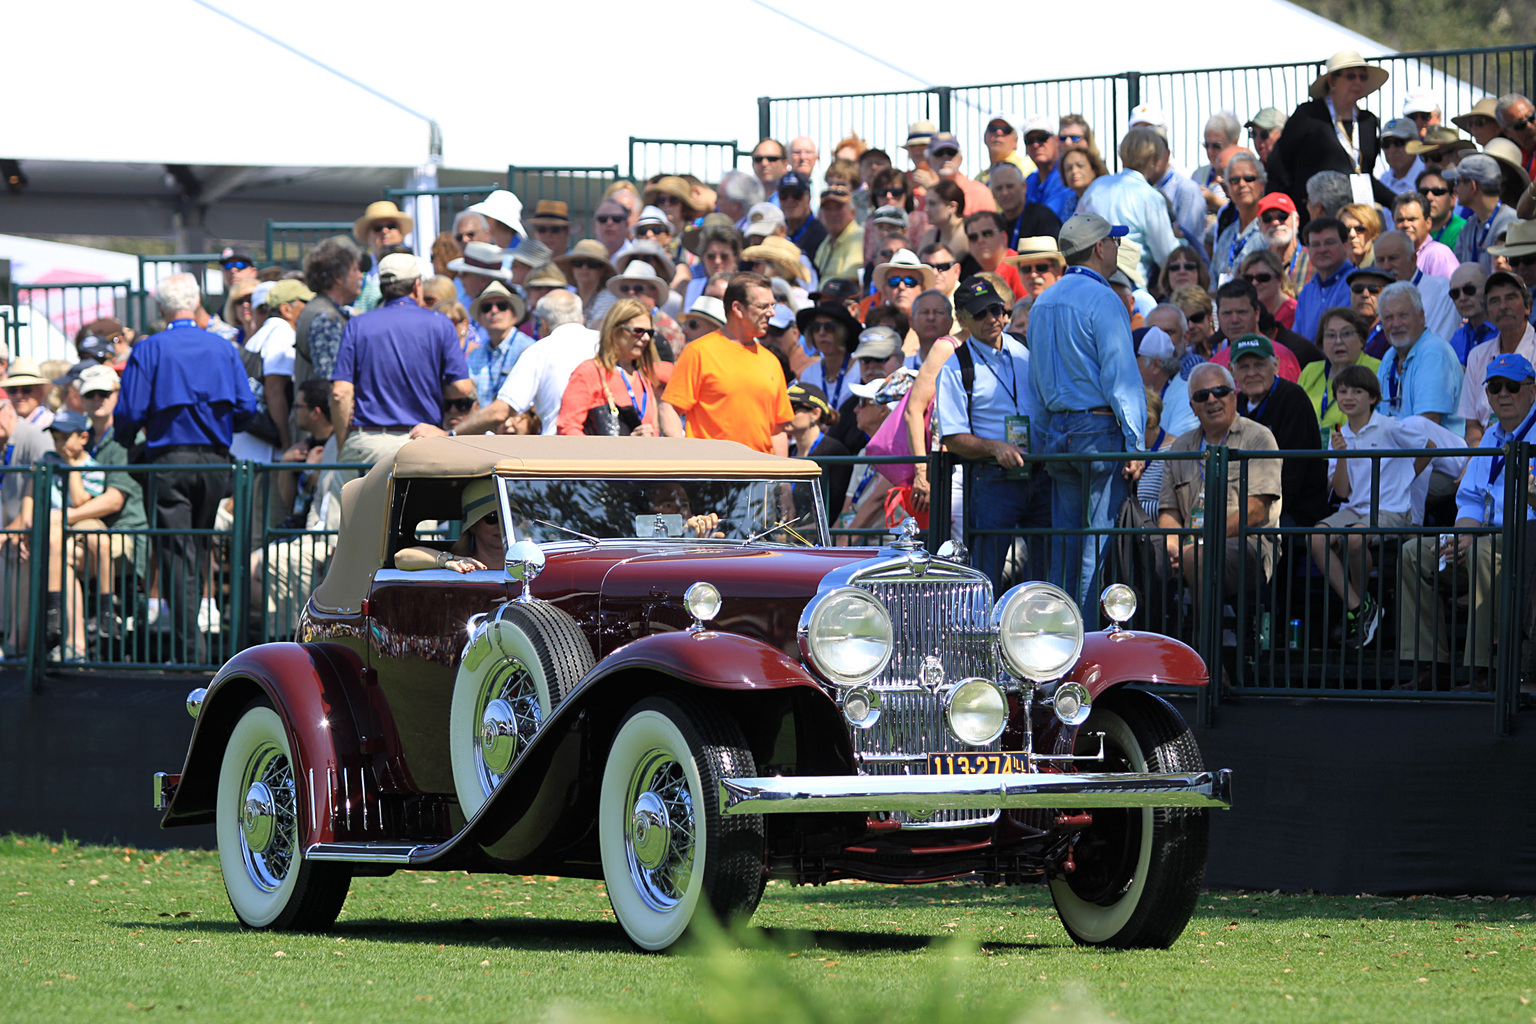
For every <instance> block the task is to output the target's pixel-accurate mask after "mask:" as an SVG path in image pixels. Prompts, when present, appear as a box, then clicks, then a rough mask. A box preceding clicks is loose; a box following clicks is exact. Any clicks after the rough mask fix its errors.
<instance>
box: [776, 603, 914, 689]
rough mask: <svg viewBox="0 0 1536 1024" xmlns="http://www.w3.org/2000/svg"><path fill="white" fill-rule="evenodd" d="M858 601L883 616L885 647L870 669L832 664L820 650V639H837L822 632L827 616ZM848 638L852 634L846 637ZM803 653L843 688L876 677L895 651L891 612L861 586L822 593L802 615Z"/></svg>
mask: <svg viewBox="0 0 1536 1024" xmlns="http://www.w3.org/2000/svg"><path fill="white" fill-rule="evenodd" d="M847 601H856V602H860V603H863V604H865V605H867V607H868V608H869V609H871V610H872V611H873V612H874V613H875V614H876V615H877V616H878V619H879V623H880V631H881V633H882V637H881V639H882V640H883V643H884V651H883V652H882V653H881V655H880V657H879V658H878V659H877V660H876V661H875V662H874V663H873V664H872V665H871V666H870V667H868V669H867V670H866V671H860V672H842V671H839V670H837V669H836V668H834V667H833V666H832V664H831V663H830V661H829V659H828V658H827V657H826V655H825V653H824V652H822V653H818V652H819V648H818V644H819V643H829V642H837V640H836V638H826V637H821V636H820V635H819V633H820V630H821V629H822V628H823V627H824V625H825V623H826V619H827V617H828V616H829V615H831V614H832V613H833V612H834V611H836V610H838V609H839V607H840V605H841V604H842V603H843V602H847ZM843 639H845V640H846V639H848V638H843ZM799 641H800V653H801V656H802V657H804V659H805V661H806V663H807V664H808V665H810V666H811V668H812V669H813V670H814V671H815V672H816V674H817V675H819V676H821V677H822V678H823V679H824V680H826V681H827V682H828V683H831V684H832V685H833V686H836V687H838V688H840V689H848V688H850V687H854V686H859V685H862V684H864V683H867V682H869V681H870V680H872V679H875V678H876V677H877V676H879V675H880V673H881V672H884V671H885V667H886V666H887V665H888V664H890V661H891V656H892V654H893V653H894V652H895V646H896V645H895V636H894V632H893V628H892V626H891V615H890V612H889V611H887V610H886V607H885V605H884V604H882V603H881V602H880V601H879V600H878V599H877V598H875V597H874V595H872V594H870V593H869V592H868V591H864V590H860V589H859V588H858V587H837V588H835V589H833V590H829V591H827V592H826V593H824V594H818V595H817V596H816V597H815V598H813V599H812V600H811V602H810V603H809V604H808V605H806V608H805V611H804V612H802V613H801V616H800V628H799Z"/></svg>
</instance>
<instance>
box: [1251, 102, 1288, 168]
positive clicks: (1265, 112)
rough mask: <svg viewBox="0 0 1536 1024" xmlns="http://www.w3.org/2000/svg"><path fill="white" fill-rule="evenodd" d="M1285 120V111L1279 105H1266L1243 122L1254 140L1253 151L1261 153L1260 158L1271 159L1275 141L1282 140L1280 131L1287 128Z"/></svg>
mask: <svg viewBox="0 0 1536 1024" xmlns="http://www.w3.org/2000/svg"><path fill="white" fill-rule="evenodd" d="M1285 121H1286V117H1285V111H1283V110H1281V109H1279V108H1278V107H1264V108H1263V109H1262V110H1260V111H1259V112H1258V113H1257V114H1254V115H1253V118H1252V119H1251V120H1249V121H1247V122H1245V123H1244V124H1243V127H1244V128H1247V129H1248V138H1249V139H1250V140H1251V141H1252V142H1253V151H1254V152H1255V153H1257V154H1259V159H1260V160H1264V161H1266V162H1267V161H1268V160H1269V154H1270V153H1272V152H1274V149H1275V143H1276V142H1279V141H1280V133H1281V132H1283V131H1284V130H1285Z"/></svg>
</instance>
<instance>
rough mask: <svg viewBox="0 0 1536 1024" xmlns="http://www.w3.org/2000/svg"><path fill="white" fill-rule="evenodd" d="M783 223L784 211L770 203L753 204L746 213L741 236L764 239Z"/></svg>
mask: <svg viewBox="0 0 1536 1024" xmlns="http://www.w3.org/2000/svg"><path fill="white" fill-rule="evenodd" d="M790 173H794V172H790ZM784 222H785V221H784V211H783V210H781V209H779V208H778V207H777V206H774V205H773V204H772V203H755V204H753V206H752V208H751V209H749V210H748V211H747V229H746V230H745V231H743V232H742V234H744V235H746V236H747V237H748V238H766V237H768V236H769V235H771V234H773V233H774V232H775V231H777V230H778V229H779V227H780V226H782V225H783V224H784Z"/></svg>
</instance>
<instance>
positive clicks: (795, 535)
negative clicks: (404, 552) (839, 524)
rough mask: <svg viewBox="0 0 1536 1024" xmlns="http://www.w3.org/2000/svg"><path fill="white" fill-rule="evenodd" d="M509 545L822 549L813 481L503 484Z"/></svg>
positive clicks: (820, 516)
mask: <svg viewBox="0 0 1536 1024" xmlns="http://www.w3.org/2000/svg"><path fill="white" fill-rule="evenodd" d="M502 483H503V485H504V486H505V487H506V490H507V498H508V501H509V502H510V507H511V511H512V534H513V536H512V537H511V539H512V540H532V541H535V542H538V543H546V542H552V541H568V540H580V539H582V538H583V537H585V538H587V539H591V540H614V539H628V538H644V539H663V538H672V539H682V540H689V541H693V540H698V539H708V540H725V541H751V542H753V543H757V544H782V545H789V546H792V547H814V546H815V545H817V544H822V543H825V533H824V525H825V516H824V514H823V511H822V504H821V490H820V486H819V483H818V482H817V481H814V480H794V481H789V480H644V479H639V480H637V479H633V478H629V479H624V480H528V479H506V478H503V479H502Z"/></svg>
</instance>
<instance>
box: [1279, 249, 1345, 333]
mask: <svg viewBox="0 0 1536 1024" xmlns="http://www.w3.org/2000/svg"><path fill="white" fill-rule="evenodd" d="M1354 269H1355V265H1354V264H1353V263H1351V262H1349V260H1345V261H1344V262H1343V263H1340V264H1339V269H1338V270H1335V271H1334V272H1333V273H1332V274H1330V275H1328V276H1327V277H1322V276H1321V275H1319V274H1313V275H1312V280H1310V281H1308V282H1307V283H1306V284H1305V285H1303V286H1302V289H1301V293H1300V294H1298V295H1297V296H1296V322H1295V323H1294V324H1292V325H1291V330H1293V331H1295V332H1296V333H1297V334H1299V335H1301V336H1302V337H1303V338H1315V337H1317V322H1318V321H1319V320H1321V319H1322V318H1323V311H1324V310H1327V309H1330V308H1332V307H1334V306H1347V305H1349V282H1348V281H1346V280H1344V279H1345V278H1346V277H1348V276H1349V272H1350V271H1351V270H1354Z"/></svg>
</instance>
